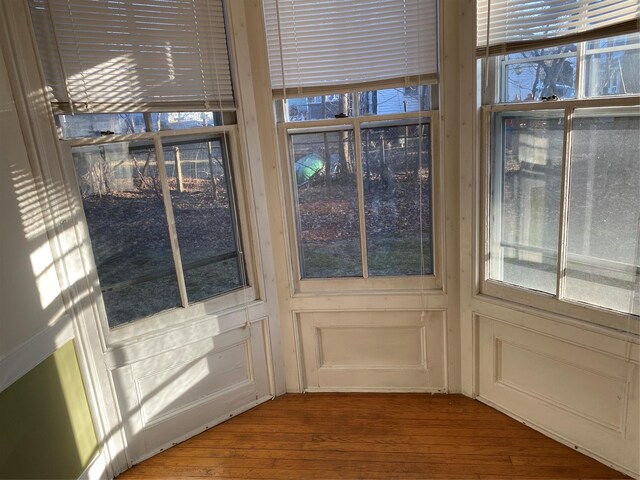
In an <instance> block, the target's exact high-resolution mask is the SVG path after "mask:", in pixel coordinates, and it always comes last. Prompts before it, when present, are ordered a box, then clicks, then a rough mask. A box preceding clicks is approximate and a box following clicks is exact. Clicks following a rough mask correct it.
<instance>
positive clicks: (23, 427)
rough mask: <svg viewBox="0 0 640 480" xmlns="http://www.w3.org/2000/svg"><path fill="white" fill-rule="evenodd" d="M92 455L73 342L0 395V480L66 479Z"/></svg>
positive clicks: (89, 425)
mask: <svg viewBox="0 0 640 480" xmlns="http://www.w3.org/2000/svg"><path fill="white" fill-rule="evenodd" d="M97 450H98V442H97V440H96V434H95V431H94V428H93V423H92V421H91V414H90V412H89V406H88V404H87V397H86V395H85V391H84V386H83V383H82V377H81V376H80V369H79V367H78V359H77V358H76V351H75V347H74V345H73V341H70V342H68V343H67V344H66V345H64V346H63V347H62V348H60V349H59V350H58V351H56V352H55V353H54V354H53V355H51V356H50V357H49V358H47V359H46V360H45V361H43V362H42V363H41V364H39V365H38V366H37V367H36V368H34V369H33V370H31V371H30V372H29V373H27V374H26V375H24V376H23V377H22V378H20V379H19V380H18V381H16V382H15V383H14V384H12V385H11V386H10V387H9V388H7V389H6V390H5V391H3V392H2V393H0V478H72V479H76V478H78V477H79V476H80V474H81V473H82V472H83V471H84V469H85V468H86V467H87V466H88V465H89V463H90V462H91V460H92V459H93V457H94V455H95V453H96V452H97Z"/></svg>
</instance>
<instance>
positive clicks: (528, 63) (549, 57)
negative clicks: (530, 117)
mask: <svg viewBox="0 0 640 480" xmlns="http://www.w3.org/2000/svg"><path fill="white" fill-rule="evenodd" d="M575 52H576V45H575V44H573V45H563V46H560V47H551V48H543V49H540V50H532V51H529V52H519V53H513V54H510V55H508V56H506V57H504V58H503V59H502V61H501V65H502V72H501V80H502V82H501V83H502V89H501V95H500V97H501V101H502V102H528V101H534V100H536V101H537V100H541V99H542V97H550V96H552V95H555V96H557V97H558V98H574V97H575V95H576V53H575Z"/></svg>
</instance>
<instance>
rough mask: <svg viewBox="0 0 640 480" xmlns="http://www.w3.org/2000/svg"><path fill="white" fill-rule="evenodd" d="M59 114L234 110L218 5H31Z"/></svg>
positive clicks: (69, 0) (74, 1)
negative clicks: (74, 112) (76, 112)
mask: <svg viewBox="0 0 640 480" xmlns="http://www.w3.org/2000/svg"><path fill="white" fill-rule="evenodd" d="M29 1H30V9H31V17H32V21H33V25H34V29H35V33H36V39H37V43H38V49H39V52H40V57H41V60H42V65H43V69H44V75H45V81H46V83H47V87H48V89H49V94H50V98H51V102H52V104H53V107H54V111H55V112H56V113H70V112H72V111H81V112H92V113H93V112H95V113H100V112H132V111H158V110H165V111H167V110H174V111H175V110H205V109H206V110H210V109H215V110H218V109H231V108H233V107H234V100H233V89H232V83H231V74H230V68H229V55H228V50H227V39H226V32H225V24H224V12H223V8H222V1H221V0H29Z"/></svg>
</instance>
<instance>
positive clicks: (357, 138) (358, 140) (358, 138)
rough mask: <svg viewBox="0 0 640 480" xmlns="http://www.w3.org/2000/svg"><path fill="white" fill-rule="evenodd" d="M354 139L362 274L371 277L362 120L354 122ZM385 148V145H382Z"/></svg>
mask: <svg viewBox="0 0 640 480" xmlns="http://www.w3.org/2000/svg"><path fill="white" fill-rule="evenodd" d="M353 141H354V143H355V145H354V148H355V155H356V158H355V160H356V189H357V192H358V217H359V220H360V221H359V225H360V251H361V253H362V276H363V277H364V278H368V277H369V264H368V262H367V236H366V235H367V234H366V228H365V227H366V224H365V222H366V219H365V215H364V182H363V180H362V134H361V132H360V122H354V125H353ZM382 148H384V147H382Z"/></svg>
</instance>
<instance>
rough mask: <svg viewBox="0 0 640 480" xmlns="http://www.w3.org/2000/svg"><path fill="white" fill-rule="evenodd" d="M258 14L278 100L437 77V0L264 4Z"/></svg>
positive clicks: (276, 0)
mask: <svg viewBox="0 0 640 480" xmlns="http://www.w3.org/2000/svg"><path fill="white" fill-rule="evenodd" d="M264 13H265V23H266V31H267V43H268V48H269V65H270V71H271V83H272V87H273V89H274V93H275V94H276V95H284V96H286V93H294V94H295V93H297V94H301V93H304V92H307V93H308V92H314V93H316V92H320V91H323V90H324V91H326V92H329V91H332V92H336V91H340V90H344V89H353V87H354V85H357V86H358V88H360V89H365V87H366V85H367V84H370V83H375V82H380V81H386V82H385V83H386V84H387V85H390V86H403V85H408V84H416V83H419V82H421V83H429V81H430V80H431V81H433V80H435V79H436V78H437V72H438V36H437V23H438V22H437V12H436V0H349V1H345V0H323V1H317V0H264ZM349 87H351V88H349ZM285 88H286V90H287V92H283V90H284V89H285Z"/></svg>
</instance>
